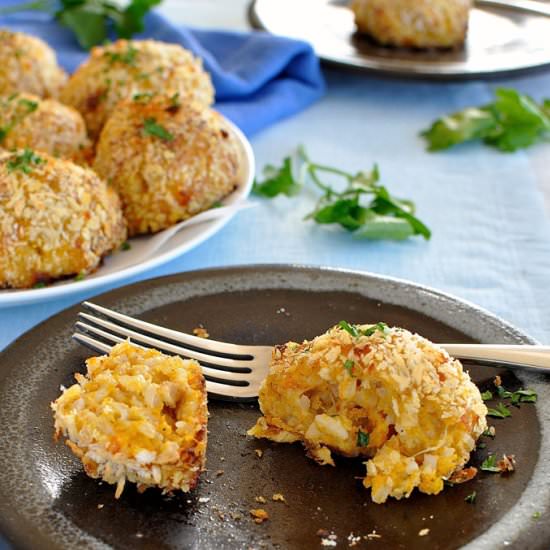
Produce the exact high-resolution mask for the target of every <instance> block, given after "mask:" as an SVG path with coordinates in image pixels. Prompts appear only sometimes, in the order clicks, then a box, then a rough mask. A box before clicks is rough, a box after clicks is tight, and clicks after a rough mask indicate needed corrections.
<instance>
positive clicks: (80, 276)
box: [74, 272, 86, 281]
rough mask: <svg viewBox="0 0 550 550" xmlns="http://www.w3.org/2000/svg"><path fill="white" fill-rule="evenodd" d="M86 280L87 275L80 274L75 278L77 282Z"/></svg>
mask: <svg viewBox="0 0 550 550" xmlns="http://www.w3.org/2000/svg"><path fill="white" fill-rule="evenodd" d="M85 278H86V273H83V272H80V273H79V274H78V275H77V276H76V277H75V278H74V280H75V281H83V280H84V279H85Z"/></svg>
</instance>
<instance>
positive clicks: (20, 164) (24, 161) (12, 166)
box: [7, 149, 46, 174]
mask: <svg viewBox="0 0 550 550" xmlns="http://www.w3.org/2000/svg"><path fill="white" fill-rule="evenodd" d="M44 162H46V161H45V160H44V159H43V158H42V157H39V156H38V155H36V154H35V153H34V151H33V150H32V149H25V150H24V151H23V152H22V153H21V154H16V155H15V157H13V158H11V159H10V160H9V161H8V165H7V166H8V172H10V173H12V172H15V171H17V170H19V171H20V172H23V173H24V174H30V173H32V171H33V167H34V166H38V165H40V164H43V163H44Z"/></svg>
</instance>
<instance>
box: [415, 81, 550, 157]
mask: <svg viewBox="0 0 550 550" xmlns="http://www.w3.org/2000/svg"><path fill="white" fill-rule="evenodd" d="M421 135H422V136H423V137H424V138H425V139H426V141H427V143H428V151H439V150H441V149H447V148H449V147H452V146H453V145H457V144H458V143H463V142H465V141H473V140H483V141H484V142H485V143H486V144H487V145H490V146H492V147H496V148H497V149H499V150H500V151H504V152H511V151H515V150H517V149H521V148H524V147H529V146H530V145H532V144H534V143H537V142H539V141H543V140H544V139H546V138H548V136H549V135H550V101H549V100H545V101H543V102H542V103H537V102H536V101H534V100H533V99H532V98H531V97H529V96H528V95H523V94H520V93H519V92H518V91H516V90H514V89H511V88H499V89H497V90H496V91H495V100H494V102H493V103H489V104H488V105H484V106H482V107H469V108H467V109H465V110H463V111H459V112H457V113H453V114H451V115H447V116H444V117H442V118H440V119H438V120H436V121H435V122H434V123H433V124H432V125H431V127H430V128H428V129H427V130H424V131H423V132H422V133H421Z"/></svg>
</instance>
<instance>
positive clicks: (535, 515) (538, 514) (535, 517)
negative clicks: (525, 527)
mask: <svg viewBox="0 0 550 550" xmlns="http://www.w3.org/2000/svg"><path fill="white" fill-rule="evenodd" d="M541 516H542V514H541V513H540V512H533V515H532V516H531V517H532V518H533V519H534V520H537V519H540V517H541Z"/></svg>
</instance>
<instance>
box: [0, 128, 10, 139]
mask: <svg viewBox="0 0 550 550" xmlns="http://www.w3.org/2000/svg"><path fill="white" fill-rule="evenodd" d="M9 131H10V128H9V126H0V143H2V141H4V139H5V138H6V136H7V135H8V133H9Z"/></svg>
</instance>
